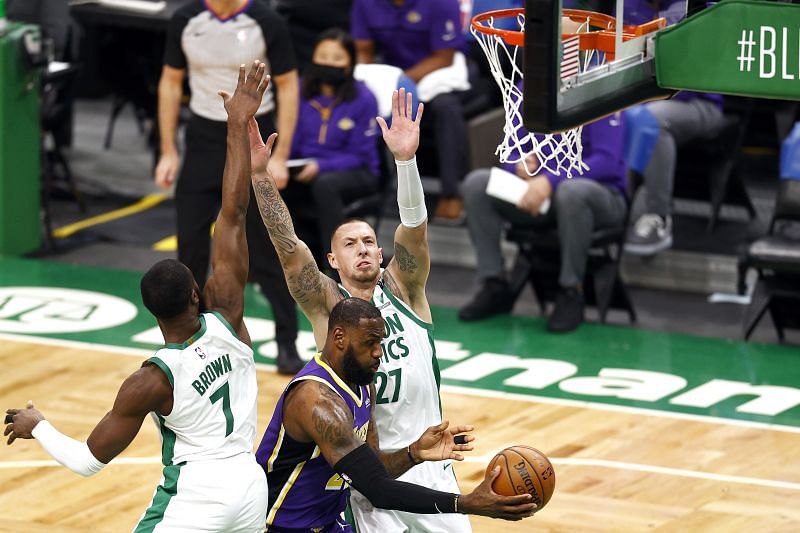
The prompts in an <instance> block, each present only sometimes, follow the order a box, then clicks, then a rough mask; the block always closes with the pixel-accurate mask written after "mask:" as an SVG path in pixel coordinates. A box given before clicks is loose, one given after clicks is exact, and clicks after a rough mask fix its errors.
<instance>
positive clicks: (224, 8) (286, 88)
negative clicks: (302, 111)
mask: <svg viewBox="0 0 800 533" xmlns="http://www.w3.org/2000/svg"><path fill="white" fill-rule="evenodd" d="M256 59H258V60H260V61H263V62H265V63H266V64H267V72H268V73H269V74H270V75H271V76H272V84H273V86H274V87H275V89H276V91H275V92H276V99H277V102H276V101H275V99H273V96H272V93H271V92H270V91H267V93H266V95H265V98H264V100H263V102H262V104H261V107H260V109H259V110H258V112H257V113H256V120H257V121H258V123H259V127H260V128H261V131H262V132H263V133H264V134H265V135H269V134H270V133H272V132H274V131H276V126H277V131H278V132H279V133H280V136H279V137H278V141H277V144H276V146H275V149H274V151H273V154H272V159H271V161H270V165H269V167H270V170H271V171H272V175H273V176H274V178H275V181H276V182H277V183H278V186H279V187H280V188H281V189H283V188H285V187H286V184H287V183H288V180H289V172H288V169H287V167H286V161H287V159H288V158H289V153H290V150H291V141H292V136H293V133H294V129H295V123H296V121H297V107H298V81H297V69H296V65H295V58H294V52H293V50H292V45H291V41H290V39H289V33H288V29H287V27H286V24H285V23H284V21H283V19H281V18H280V16H279V15H278V14H277V13H275V12H274V11H273V10H272V9H271V8H270V7H269V6H268V4H267V2H266V0H205V1H203V0H192V1H190V2H188V3H187V4H186V5H184V6H183V7H181V8H180V9H178V11H176V12H175V14H174V15H173V17H172V19H171V20H170V24H169V29H168V31H167V44H166V51H165V54H164V67H163V70H162V73H161V80H160V82H159V86H158V120H159V132H160V136H161V157H160V159H159V162H158V165H157V166H156V171H155V181H156V183H157V184H158V185H159V186H161V187H163V188H167V187H170V186H171V185H172V184H173V183H174V181H175V179H176V178H177V179H178V183H177V186H176V189H175V205H176V208H177V220H178V228H177V230H178V231H177V233H178V260H179V261H181V262H182V263H183V264H185V265H186V266H187V267H189V269H190V270H191V271H192V274H194V277H195V279H196V280H197V283H198V284H199V285H200V287H201V288H202V286H203V285H204V283H205V280H206V277H207V274H208V264H209V254H210V242H209V235H210V229H211V224H212V222H213V221H214V219H215V218H216V216H217V212H218V211H219V207H220V201H221V198H222V189H221V188H222V171H223V167H224V165H225V152H226V132H227V125H226V114H225V109H224V108H223V106H222V100H221V99H220V98H219V96H218V95H217V92H218V91H219V90H221V89H224V90H226V91H228V92H229V93H230V92H232V91H233V89H234V86H233V85H232V83H233V80H236V78H237V73H238V70H239V65H241V64H250V63H252V62H253V61H254V60H256ZM187 74H188V78H189V79H188V81H189V87H190V89H191V99H190V101H189V109H190V110H191V117H190V118H189V121H188V123H187V125H186V153H185V154H184V158H183V165H182V166H181V164H180V157H179V155H178V150H177V147H176V141H175V136H176V135H175V134H176V129H177V125H178V115H179V113H180V106H181V97H182V95H183V82H184V78H185V77H186V76H187ZM276 104H277V108H278V111H277V113H275V107H276ZM276 122H277V124H276ZM253 198H254V195H252V194H251V203H250V208H249V209H248V213H247V236H248V248H249V252H250V253H249V255H250V272H251V279H252V281H255V282H257V283H258V284H259V286H260V287H261V291H262V292H263V293H264V296H265V297H266V298H267V300H269V302H270V304H271V306H272V310H273V314H274V316H275V324H276V335H275V337H276V341H277V344H278V360H277V363H278V371H279V372H280V373H284V374H295V373H296V372H297V371H298V370H299V369H300V368H301V367H302V366H303V363H302V361H301V360H300V358H299V356H298V354H297V350H296V348H295V340H296V338H297V314H296V312H295V304H294V300H293V299H292V297H291V295H290V294H289V291H288V289H287V288H286V281H285V280H284V277H283V271H282V269H281V266H280V263H279V262H278V256H277V255H276V253H275V249H274V248H273V246H272V243H270V241H269V238H268V236H267V234H266V231H265V229H264V225H263V224H262V223H261V219H260V217H259V214H258V208H257V206H256V204H255V200H254V199H253Z"/></svg>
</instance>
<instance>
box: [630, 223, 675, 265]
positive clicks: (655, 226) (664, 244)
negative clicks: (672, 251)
mask: <svg viewBox="0 0 800 533" xmlns="http://www.w3.org/2000/svg"><path fill="white" fill-rule="evenodd" d="M671 247H672V217H671V216H667V217H666V219H664V218H661V217H660V216H659V215H655V214H653V213H646V214H644V215H642V216H640V217H639V220H637V221H636V223H635V224H634V225H633V228H632V229H631V231H630V232H629V233H628V238H627V241H626V242H625V251H626V252H628V253H630V254H633V255H653V254H655V253H658V252H661V251H663V250H666V249H668V248H671Z"/></svg>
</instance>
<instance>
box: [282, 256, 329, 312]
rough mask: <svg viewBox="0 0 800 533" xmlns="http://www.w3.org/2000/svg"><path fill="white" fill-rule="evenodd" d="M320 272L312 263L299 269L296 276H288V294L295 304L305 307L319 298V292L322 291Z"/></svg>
mask: <svg viewBox="0 0 800 533" xmlns="http://www.w3.org/2000/svg"><path fill="white" fill-rule="evenodd" d="M320 277H321V275H320V272H319V269H318V268H317V265H316V264H315V263H314V262H313V261H312V262H310V263H306V265H305V266H303V268H301V269H300V273H299V274H297V275H292V276H288V277H287V279H286V281H287V285H288V286H289V292H291V293H292V296H293V297H294V299H295V300H297V303H298V304H300V305H301V306H302V305H306V304H308V303H311V302H313V301H316V300H317V299H318V298H319V294H320V291H321V290H322V281H321V280H320Z"/></svg>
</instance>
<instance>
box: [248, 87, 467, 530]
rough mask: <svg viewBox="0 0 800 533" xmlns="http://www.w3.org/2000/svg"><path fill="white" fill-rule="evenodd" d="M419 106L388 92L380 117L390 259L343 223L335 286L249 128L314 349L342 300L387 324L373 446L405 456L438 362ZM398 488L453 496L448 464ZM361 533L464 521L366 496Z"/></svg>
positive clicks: (264, 204)
mask: <svg viewBox="0 0 800 533" xmlns="http://www.w3.org/2000/svg"><path fill="white" fill-rule="evenodd" d="M422 114H423V105H422V104H419V106H418V109H417V115H416V119H413V118H412V100H411V95H406V94H405V91H404V90H403V89H401V90H400V91H399V92H395V93H394V94H393V95H392V123H391V128H389V127H387V124H386V122H385V121H384V120H383V119H382V118H380V117H378V119H377V120H378V123H379V125H380V126H381V129H382V131H383V138H384V141H385V142H386V145H387V146H388V147H389V149H390V150H391V152H392V154H394V158H395V162H396V165H397V204H398V207H399V209H400V222H401V223H400V225H399V226H398V227H397V230H396V231H395V235H394V257H393V258H392V260H391V261H390V262H389V265H388V266H387V267H386V269H385V270H384V269H381V262H382V260H383V253H382V249H381V248H380V247H379V246H378V242H377V238H376V236H375V231H374V230H373V229H372V227H371V226H370V225H369V224H367V223H366V222H364V221H363V220H350V221H345V222H344V223H342V224H341V225H340V226H339V227H338V228H337V229H336V231H335V232H334V233H333V237H332V238H331V253H330V254H328V261H329V262H330V265H331V266H332V267H333V268H334V269H336V270H337V271H338V272H339V276H340V278H341V280H342V281H341V285H338V286H337V284H336V282H335V281H333V280H332V279H331V278H329V277H328V276H325V275H324V274H322V273H321V272H320V271H319V269H318V268H317V265H316V263H315V262H314V257H313V255H312V254H311V252H310V250H309V248H308V246H306V244H305V243H304V242H302V241H301V240H300V239H298V237H297V235H296V234H295V231H294V227H293V226H292V219H291V217H290V216H289V212H288V210H287V209H286V204H284V203H283V200H281V197H280V195H279V193H278V189H277V188H276V187H275V184H274V183H273V180H272V179H271V177H270V176H269V173H268V172H267V170H266V166H265V165H264V161H263V157H261V156H260V154H261V153H262V152H263V142H262V141H261V140H260V137H259V136H258V131H257V130H254V128H252V123H251V140H250V142H251V161H252V164H253V174H252V179H253V189H254V191H255V195H256V200H257V202H258V207H259V210H260V211H261V218H262V219H263V221H264V225H265V226H266V227H267V230H268V232H269V236H270V239H272V242H273V244H274V245H275V249H276V250H277V252H278V256H279V257H280V260H281V264H282V266H283V271H284V274H285V275H286V281H287V285H288V287H289V291H290V292H291V293H292V296H294V299H295V300H296V301H297V303H298V304H299V305H300V307H301V308H302V309H303V312H304V313H305V314H306V316H307V317H308V319H309V321H310V322H311V325H312V327H313V328H314V337H315V339H316V342H317V348H318V349H321V348H322V346H323V345H324V344H325V338H326V336H327V334H328V315H329V314H330V311H331V309H332V308H333V306H334V305H336V303H337V302H339V301H340V300H342V299H343V298H344V297H346V296H357V297H359V298H362V299H364V300H367V301H370V302H372V303H373V304H375V306H376V307H377V308H378V309H380V311H381V314H382V315H383V319H384V324H385V327H384V330H385V331H384V338H383V341H382V343H381V350H382V357H381V364H380V368H379V369H378V371H377V372H376V374H375V386H376V397H375V406H374V407H375V421H376V424H377V427H376V428H375V429H377V436H378V440H379V442H380V448H381V449H382V450H385V451H396V450H401V449H405V448H406V446H407V445H408V443H409V442H411V441H412V440H413V439H415V438H417V437H418V436H419V435H421V434H422V432H423V431H425V429H426V428H428V427H430V426H435V425H437V424H440V423H442V413H441V403H440V398H439V365H438V362H437V360H436V355H435V351H434V348H433V324H432V323H431V310H430V306H429V305H428V300H427V297H426V295H425V284H426V282H427V279H428V273H429V270H430V257H429V254H428V237H427V233H428V216H427V211H426V209H425V199H424V195H423V192H422V183H421V181H420V177H419V172H418V170H417V164H416V158H415V154H416V151H417V147H418V146H419V125H420V120H421V119H422ZM399 479H400V480H402V481H407V482H409V483H417V484H420V485H424V486H426V487H430V488H432V489H436V490H442V491H448V492H458V491H459V489H458V483H457V482H456V479H455V474H454V473H453V469H452V467H451V464H450V461H445V462H442V463H436V462H427V463H423V464H421V465H419V466H416V467H414V468H412V469H410V470H409V471H408V472H406V473H405V474H404V475H402V476H401V477H400V478H399ZM350 506H351V508H352V511H353V514H354V518H355V523H356V525H357V526H358V529H359V530H360V531H409V530H410V531H425V532H431V533H433V532H441V533H450V532H453V531H459V532H464V531H470V529H471V528H470V524H469V520H468V519H467V517H465V516H461V515H424V516H421V515H412V514H409V513H403V512H397V511H384V510H378V509H374V508H373V506H372V504H370V502H369V501H368V499H367V498H366V496H365V495H364V494H363V493H359V492H357V491H353V492H352V494H351V499H350Z"/></svg>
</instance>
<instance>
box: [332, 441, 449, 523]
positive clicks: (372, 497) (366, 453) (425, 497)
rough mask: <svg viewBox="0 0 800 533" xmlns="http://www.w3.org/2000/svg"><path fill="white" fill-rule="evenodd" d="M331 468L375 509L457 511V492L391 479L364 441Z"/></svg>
mask: <svg viewBox="0 0 800 533" xmlns="http://www.w3.org/2000/svg"><path fill="white" fill-rule="evenodd" d="M333 469H334V470H335V471H336V472H338V473H339V474H340V475H341V476H342V478H344V480H345V481H347V482H348V483H349V484H350V485H352V487H353V488H354V489H356V490H357V491H358V492H360V493H361V494H363V495H364V496H365V497H366V498H367V499H368V500H369V501H370V503H371V504H372V505H373V506H375V507H377V508H379V509H394V510H396V511H406V512H408V513H417V514H436V513H456V512H458V511H457V505H458V494H453V493H451V492H441V491H438V490H432V489H429V488H427V487H423V486H420V485H415V484H413V483H405V482H403V481H397V480H394V479H391V478H390V477H389V474H388V473H387V472H386V468H384V466H383V463H382V462H381V460H380V459H379V458H378V456H377V455H375V452H374V451H372V448H370V447H369V446H368V445H367V444H364V445H362V446H359V447H358V448H356V449H355V450H353V451H352V452H350V453H348V454H347V455H345V456H344V457H342V458H341V459H340V460H339V462H338V463H336V464H335V465H333Z"/></svg>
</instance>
